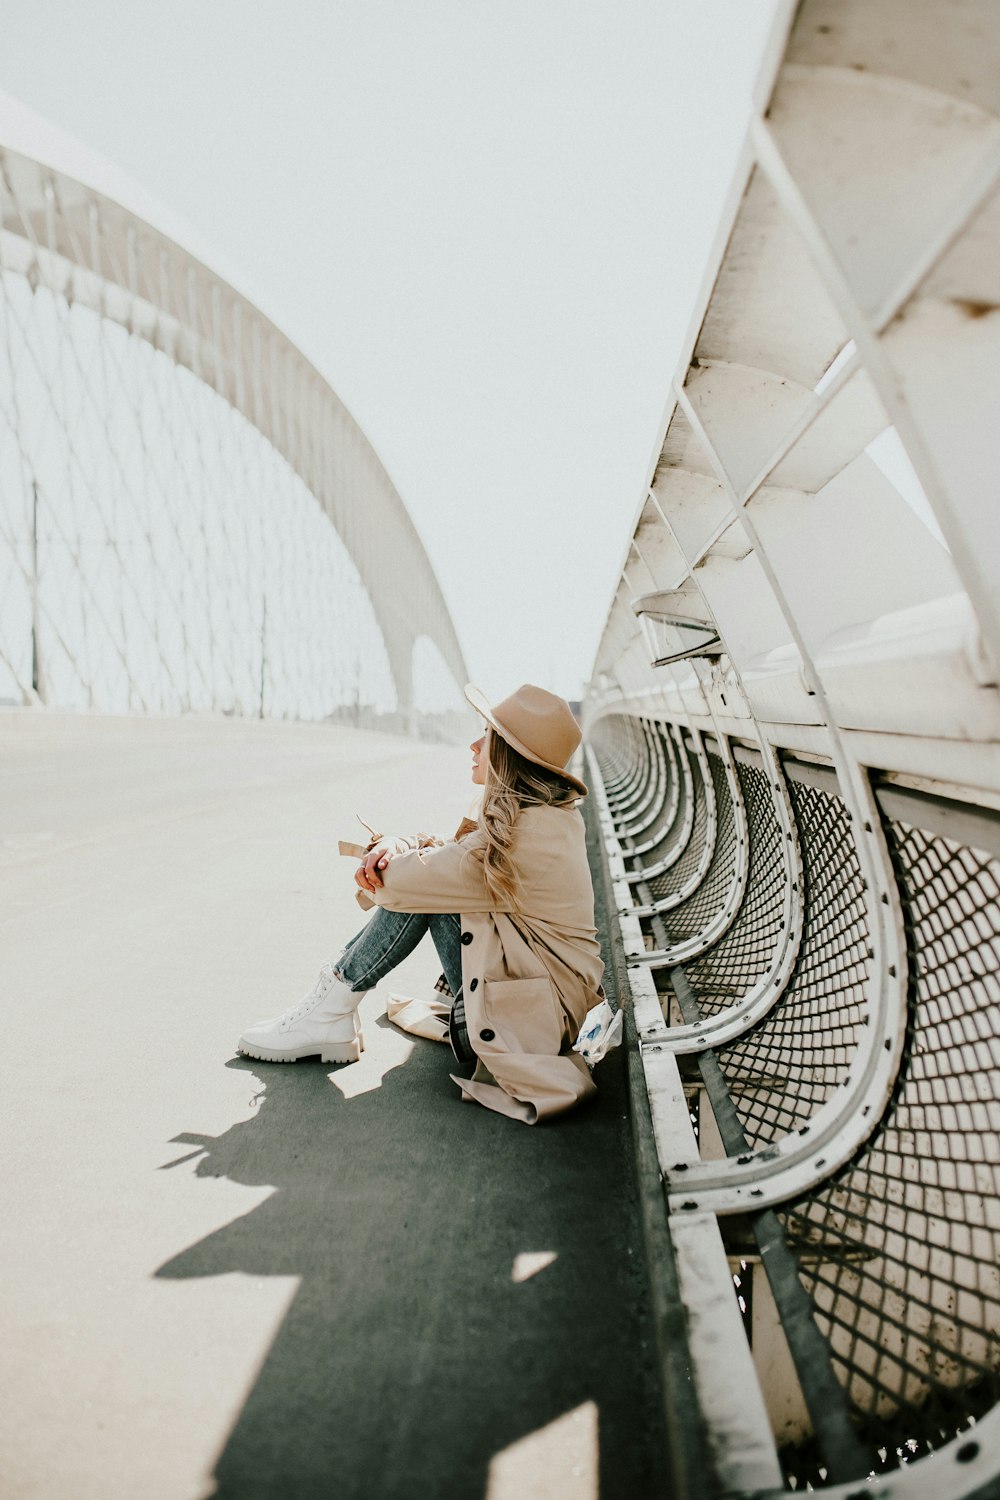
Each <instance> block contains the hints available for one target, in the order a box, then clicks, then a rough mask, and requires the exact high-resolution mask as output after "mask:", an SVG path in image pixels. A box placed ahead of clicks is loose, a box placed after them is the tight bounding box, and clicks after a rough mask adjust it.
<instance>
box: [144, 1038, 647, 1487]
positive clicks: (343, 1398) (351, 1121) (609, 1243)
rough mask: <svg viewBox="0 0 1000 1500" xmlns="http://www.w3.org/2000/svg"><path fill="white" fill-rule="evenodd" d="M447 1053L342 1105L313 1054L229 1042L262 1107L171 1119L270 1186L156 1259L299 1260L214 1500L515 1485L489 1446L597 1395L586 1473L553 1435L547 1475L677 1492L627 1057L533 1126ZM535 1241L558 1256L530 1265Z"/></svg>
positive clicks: (269, 1270) (263, 1266)
mask: <svg viewBox="0 0 1000 1500" xmlns="http://www.w3.org/2000/svg"><path fill="white" fill-rule="evenodd" d="M383 1024H387V1023H383ZM450 1063H451V1058H450V1053H448V1052H446V1049H445V1048H443V1047H438V1046H435V1045H434V1044H433V1043H423V1044H419V1045H418V1046H417V1048H416V1049H415V1050H414V1052H413V1054H412V1055H411V1057H410V1059H409V1060H408V1062H407V1064H406V1066H405V1067H404V1068H397V1069H395V1070H393V1071H391V1072H389V1073H388V1074H386V1075H385V1077H384V1078H383V1081H382V1085H381V1087H379V1088H378V1089H376V1090H375V1091H374V1092H371V1093H366V1094H360V1095H358V1096H357V1097H355V1098H352V1099H345V1098H343V1097H342V1096H341V1094H340V1093H339V1092H338V1090H337V1089H336V1088H335V1087H333V1086H332V1084H331V1082H330V1080H329V1077H328V1069H327V1068H326V1067H324V1066H322V1065H320V1064H319V1063H315V1064H314V1063H311V1062H310V1063H305V1062H300V1063H297V1064H296V1065H295V1066H294V1067H274V1066H268V1065H266V1064H260V1063H253V1062H250V1061H248V1060H245V1059H238V1060H234V1061H232V1062H230V1063H229V1064H228V1066H229V1067H231V1068H237V1069H240V1070H241V1071H245V1072H246V1073H247V1074H248V1075H249V1074H252V1075H254V1077H256V1078H259V1079H261V1080H262V1082H263V1084H264V1086H265V1088H266V1093H265V1097H264V1101H263V1104H262V1105H261V1108H260V1109H259V1111H258V1112H257V1114H256V1115H255V1116H254V1117H253V1118H251V1119H249V1120H247V1121H245V1122H241V1123H239V1124H237V1125H234V1126H233V1127H232V1129H230V1130H228V1131H227V1132H226V1133H225V1134H224V1135H222V1136H220V1137H218V1138H217V1139H214V1140H207V1139H205V1138H204V1137H198V1136H193V1135H189V1134H185V1135H182V1136H179V1137H177V1139H178V1140H182V1141H187V1142H190V1143H192V1144H196V1145H204V1148H205V1152H206V1154H205V1155H204V1156H203V1157H202V1159H201V1160H200V1161H199V1163H198V1165H197V1168H196V1169H195V1170H196V1172H197V1173H198V1174H199V1175H203V1176H209V1175H210V1176H226V1177H229V1178H230V1179H232V1180H233V1181H235V1182H240V1183H246V1184H265V1183H266V1184H270V1185H272V1186H273V1187H274V1188H275V1191H274V1192H273V1193H272V1195H271V1196H270V1197H269V1198H268V1199H267V1200H266V1201H265V1202H263V1203H262V1204H260V1205H259V1206H258V1207H256V1208H255V1209H253V1210H252V1211H251V1212H250V1213H248V1214H246V1215H245V1216H244V1217H242V1218H239V1219H236V1220H234V1221H233V1222H232V1223H230V1224H228V1225H226V1226H225V1227H224V1228H222V1229H220V1230H218V1231H216V1232H215V1233H213V1234H211V1235H210V1236H208V1237H207V1238H206V1239H204V1240H202V1241H200V1242H199V1243H197V1244H194V1245H192V1246H191V1247H190V1248H188V1249H186V1250H184V1251H182V1252H181V1253H180V1254H179V1255H177V1256H176V1257H174V1258H173V1259H172V1260H170V1261H168V1262H167V1263H166V1264H165V1265H164V1266H162V1267H161V1268H160V1270H159V1271H158V1273H157V1275H158V1276H160V1277H164V1278H170V1279H183V1278H186V1277H201V1276H212V1275H219V1274H223V1273H226V1272H232V1271H242V1272H244V1273H247V1274H251V1275H257V1276H268V1275H279V1276H296V1277H298V1278H300V1286H299V1289H298V1291H297V1293H296V1295H295V1296H294V1299H293V1301H292V1303H291V1306H290V1308H289V1310H288V1313H287V1316H286V1318H285V1320H284V1322H283V1324H282V1326H281V1328H280V1329H279V1331H278V1333H277V1335H276V1337H275V1338H274V1341H273V1343H272V1346H271V1348H270V1350H269V1352H268V1354H267V1357H266V1359H265V1362H264V1364H263V1367H262V1369H261V1371H260V1374H259V1377H258V1379H257V1381H256V1384H255V1386H254V1388H253V1390H252V1391H251V1393H250V1395H249V1397H248V1398H247V1401H246V1404H245V1406H244V1408H243V1410H242V1412H241V1414H240V1416H239V1418H238V1420H237V1422H236V1424H235V1426H234V1428H233V1430H232V1432H231V1433H230V1435H229V1438H228V1441H227V1443H226V1445H225V1448H224V1450H223V1452H222V1454H221V1457H220V1459H219V1461H218V1464H217V1466H216V1469H215V1479H216V1482H217V1488H216V1490H215V1491H214V1494H215V1496H216V1497H219V1500H223V1497H224V1500H264V1497H268V1500H270V1497H272V1496H277V1495H281V1496H283V1497H290V1500H310V1497H313V1496H316V1497H318V1496H323V1497H324V1500H329V1497H331V1496H335V1497H337V1500H355V1497H356V1500H362V1497H363V1500H372V1497H379V1500H397V1497H398V1500H425V1497H433V1496H442V1497H444V1496H447V1497H448V1500H455V1497H465V1496H470V1497H471V1496H482V1495H486V1494H487V1493H488V1492H489V1493H490V1494H491V1495H492V1494H496V1495H506V1494H507V1493H509V1492H510V1490H509V1486H506V1487H505V1486H504V1485H502V1484H498V1483H497V1480H496V1464H495V1462H494V1460H495V1458H496V1455H497V1454H498V1453H500V1452H501V1451H502V1450H504V1449H507V1448H509V1446H510V1445H512V1444H516V1443H517V1442H518V1440H520V1439H522V1438H524V1437H525V1436H526V1435H528V1434H532V1433H537V1432H538V1430H539V1429H542V1428H545V1427H546V1426H547V1425H548V1424H550V1423H553V1422H555V1421H557V1420H558V1419H560V1418H564V1417H565V1416H566V1414H567V1413H570V1412H574V1411H576V1410H577V1409H578V1408H581V1407H583V1406H585V1405H587V1404H588V1403H591V1404H592V1406H591V1407H590V1408H589V1409H590V1410H591V1411H592V1412H596V1419H597V1420H596V1431H597V1433H598V1438H597V1445H596V1446H597V1451H596V1452H595V1453H594V1454H593V1456H592V1458H590V1459H587V1458H586V1457H584V1460H583V1464H584V1467H585V1468H586V1466H587V1464H588V1463H591V1464H592V1466H593V1484H592V1485H590V1487H589V1488H588V1487H587V1485H586V1475H581V1474H580V1472H579V1469H580V1458H579V1454H578V1453H571V1452H570V1451H569V1449H568V1448H567V1447H566V1445H565V1443H564V1442H561V1441H560V1440H559V1439H558V1438H557V1439H556V1440H554V1441H553V1443H552V1444H551V1445H550V1449H551V1451H550V1454H549V1458H548V1459H544V1450H542V1452H541V1456H542V1457H543V1461H544V1462H547V1463H551V1464H552V1465H553V1466H554V1469H558V1468H559V1466H560V1465H561V1464H565V1465H568V1468H567V1473H566V1480H567V1484H568V1487H567V1488H566V1489H565V1490H563V1489H560V1488H557V1487H556V1486H555V1484H554V1485H553V1490H552V1493H560V1494H562V1493H565V1494H567V1495H573V1496H578V1495H579V1496H583V1495H588V1496H590V1495H593V1496H596V1495H597V1494H598V1493H599V1494H600V1495H601V1496H603V1497H609V1496H610V1497H614V1496H617V1495H623V1496H624V1495H626V1494H628V1495H630V1496H631V1495H635V1494H640V1495H642V1494H651V1493H656V1492H661V1493H662V1492H664V1485H663V1476H662V1474H658V1473H654V1472H653V1469H654V1467H655V1466H656V1465H658V1464H659V1463H660V1462H662V1456H661V1455H662V1437H661V1432H660V1424H659V1415H658V1401H657V1398H656V1393H655V1377H654V1375H653V1373H652V1359H651V1352H650V1349H649V1336H648V1333H647V1331H646V1330H645V1329H644V1328H643V1327H642V1326H641V1316H642V1310H643V1307H644V1304H643V1302H642V1300H641V1299H642V1297H643V1295H644V1288H643V1285H642V1279H641V1278H642V1277H643V1275H644V1270H643V1263H642V1254H641V1248H640V1242H639V1236H638V1230H637V1225H636V1220H635V1214H634V1205H633V1203H632V1199H631V1173H630V1171H629V1170H628V1169H627V1164H626V1163H625V1162H624V1161H623V1157H622V1152H623V1148H624V1141H625V1137H624V1132H625V1130H626V1129H627V1125H626V1122H625V1120H624V1116H625V1112H626V1107H625V1103H624V1099H625V1089H624V1073H623V1068H622V1065H621V1062H620V1059H619V1058H617V1057H612V1058H610V1059H608V1060H607V1061H606V1062H605V1063H604V1064H603V1065H602V1074H601V1080H600V1082H601V1085H602V1087H601V1096H600V1100H599V1102H598V1104H596V1105H594V1106H591V1107H589V1108H585V1109H583V1110H581V1111H580V1112H578V1113H577V1114H576V1115H575V1116H568V1117H566V1118H564V1119H563V1120H562V1121H560V1122H558V1123H556V1124H550V1125H544V1126H539V1127H534V1128H526V1127H524V1126H521V1125H516V1124H514V1123H513V1122H511V1121H510V1120H507V1119H505V1118H502V1117H500V1116H498V1115H493V1114H491V1113H489V1112H487V1111H486V1110H483V1109H480V1108H478V1107H477V1106H474V1105H469V1104H465V1103H462V1102H461V1101H460V1099H459V1097H458V1094H457V1091H456V1090H455V1088H454V1085H453V1084H452V1083H450V1082H449V1080H448V1077H447V1074H448V1072H449V1067H450ZM530 1252H548V1253H549V1254H550V1255H554V1259H552V1261H551V1263H549V1264H547V1265H546V1266H545V1267H544V1269H541V1270H539V1271H538V1272H537V1274H533V1275H530V1276H529V1277H528V1279H523V1280H520V1281H515V1280H514V1279H513V1272H514V1263H515V1258H516V1257H517V1256H519V1255H524V1254H525V1253H530ZM491 1462H494V1474H493V1483H492V1485H491V1483H490V1475H491ZM572 1469H576V1470H577V1472H576V1474H575V1475H574V1474H572V1473H571V1472H570V1470H572ZM552 1478H553V1481H555V1480H556V1478H557V1475H556V1473H555V1472H553V1475H552ZM581 1480H582V1481H583V1482H582V1483H581ZM542 1492H543V1491H539V1493H542Z"/></svg>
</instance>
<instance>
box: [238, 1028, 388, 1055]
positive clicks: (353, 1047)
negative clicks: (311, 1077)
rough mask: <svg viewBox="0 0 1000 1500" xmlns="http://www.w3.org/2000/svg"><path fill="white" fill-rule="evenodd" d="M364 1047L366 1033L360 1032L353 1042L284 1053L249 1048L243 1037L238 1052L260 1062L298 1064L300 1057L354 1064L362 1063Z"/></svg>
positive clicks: (264, 1048) (309, 1047)
mask: <svg viewBox="0 0 1000 1500" xmlns="http://www.w3.org/2000/svg"><path fill="white" fill-rule="evenodd" d="M364 1046H365V1038H364V1033H363V1032H360V1031H359V1032H358V1034H357V1036H356V1037H355V1038H354V1041H353V1042H327V1044H326V1046H317V1045H310V1044H309V1043H307V1044H306V1045H305V1046H304V1047H293V1048H290V1049H289V1050H287V1051H282V1052H274V1051H269V1050H268V1049H267V1048H266V1047H248V1046H247V1045H246V1043H245V1042H244V1041H243V1038H242V1037H241V1038H240V1040H239V1041H238V1042H237V1043H236V1050H237V1052H242V1053H243V1056H244V1057H253V1058H256V1059H258V1060H259V1061H260V1062H298V1060H299V1058H300V1057H318V1058H319V1059H320V1061H321V1062H328V1063H353V1062H359V1061H360V1059H361V1054H362V1052H363V1051H364Z"/></svg>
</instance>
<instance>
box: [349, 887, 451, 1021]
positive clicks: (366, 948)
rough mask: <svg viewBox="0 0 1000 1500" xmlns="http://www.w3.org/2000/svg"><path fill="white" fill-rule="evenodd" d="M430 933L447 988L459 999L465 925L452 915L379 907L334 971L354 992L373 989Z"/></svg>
mask: <svg viewBox="0 0 1000 1500" xmlns="http://www.w3.org/2000/svg"><path fill="white" fill-rule="evenodd" d="M427 932H429V933H430V935H431V937H432V939H433V941H434V946H435V948H436V949H437V951H438V958H439V959H440V960H441V967H442V969H443V970H444V977H445V979H447V981H448V988H449V989H450V990H451V993H452V995H453V996H454V997H455V999H456V1000H457V999H458V997H459V995H460V994H461V993H462V942H461V938H462V926H461V923H460V922H459V919H458V917H457V916H456V915H455V914H454V913H453V912H445V913H438V912H434V913H432V914H431V915H429V916H425V915H419V914H417V913H416V912H405V911H385V910H384V909H383V908H382V907H381V906H377V907H376V908H375V910H374V912H373V913H372V915H371V917H369V919H368V921H367V922H366V924H365V925H364V927H362V929H361V931H360V932H359V933H357V934H356V935H355V936H354V937H352V938H351V941H350V942H349V943H348V945H347V947H346V948H345V949H344V951H343V953H342V954H341V955H340V957H339V958H338V959H337V962H336V963H335V965H334V969H335V971H336V973H337V975H338V977H339V978H340V979H342V980H343V981H344V983H345V984H346V985H349V986H350V988H351V989H352V990H370V989H372V988H374V986H375V985H376V984H378V982H379V980H380V979H384V978H385V976H386V975H387V974H390V973H391V972H392V970H393V969H394V968H395V967H396V965H397V964H400V963H402V962H403V959H404V958H406V957H408V955H409V954H411V953H412V952H413V950H414V948H415V947H416V946H417V944H418V943H419V942H420V940H421V938H422V937H423V936H424V934H425V933H427Z"/></svg>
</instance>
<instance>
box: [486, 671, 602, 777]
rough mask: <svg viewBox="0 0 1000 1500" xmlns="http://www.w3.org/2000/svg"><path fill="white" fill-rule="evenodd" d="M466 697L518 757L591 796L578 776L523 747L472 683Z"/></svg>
mask: <svg viewBox="0 0 1000 1500" xmlns="http://www.w3.org/2000/svg"><path fill="white" fill-rule="evenodd" d="M465 696H466V698H467V699H468V701H469V703H471V705H472V707H473V708H474V709H475V710H476V713H477V714H479V715H480V716H481V717H482V718H484V719H485V720H486V722H487V724H488V725H489V726H490V728H491V729H495V730H496V732H497V734H498V735H499V736H500V738H501V739H502V740H506V742H507V744H508V745H510V746H511V748H512V749H514V750H516V751H517V753H518V755H523V756H524V758H525V760H530V761H531V763H532V765H535V766H541V767H542V768H543V769H544V770H546V771H553V772H554V773H555V774H556V776H561V777H562V779H563V781H568V782H569V784H570V786H571V787H574V788H575V789H576V790H577V791H578V792H579V793H580V796H581V797H587V796H589V795H590V792H589V788H588V787H587V785H586V783H585V782H582V781H581V780H580V779H579V777H578V776H571V775H570V773H569V771H565V770H564V769H563V767H562V766H555V765H553V764H552V762H551V761H550V760H542V758H541V757H540V756H538V755H536V754H535V752H534V751H533V750H529V749H528V747H527V745H522V743H521V741H520V740H519V739H518V738H517V736H516V735H513V734H511V732H510V730H509V729H505V728H504V726H503V725H502V724H500V723H498V721H497V719H496V718H495V716H494V713H493V709H492V708H491V707H490V704H489V701H488V699H487V698H486V696H485V695H484V694H483V693H481V692H480V691H479V689H478V688H477V687H474V686H473V685H472V683H471V682H467V683H466V685H465Z"/></svg>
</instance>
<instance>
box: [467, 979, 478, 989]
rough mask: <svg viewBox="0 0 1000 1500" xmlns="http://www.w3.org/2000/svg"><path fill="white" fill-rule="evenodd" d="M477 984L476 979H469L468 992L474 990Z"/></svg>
mask: <svg viewBox="0 0 1000 1500" xmlns="http://www.w3.org/2000/svg"><path fill="white" fill-rule="evenodd" d="M478 983H479V980H478V979H470V980H469V989H470V990H474V989H475V988H476V986H477V985H478Z"/></svg>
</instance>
